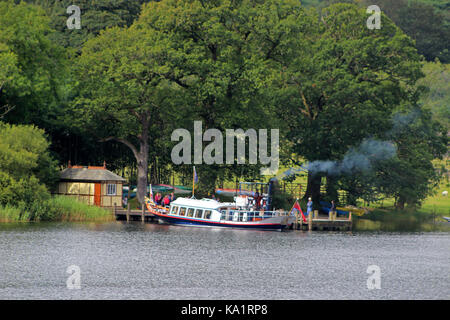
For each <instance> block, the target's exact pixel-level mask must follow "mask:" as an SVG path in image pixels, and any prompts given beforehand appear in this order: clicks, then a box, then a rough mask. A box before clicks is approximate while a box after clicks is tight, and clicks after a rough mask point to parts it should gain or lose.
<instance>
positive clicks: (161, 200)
mask: <svg viewBox="0 0 450 320" xmlns="http://www.w3.org/2000/svg"><path fill="white" fill-rule="evenodd" d="M174 200H175V195H174V193H173V192H172V193H171V194H167V195H165V196H164V197H162V195H161V193H159V192H158V193H157V194H156V195H155V203H156V204H157V205H159V206H165V207H168V206H170V203H171V202H172V201H174Z"/></svg>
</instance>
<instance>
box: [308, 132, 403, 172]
mask: <svg viewBox="0 0 450 320" xmlns="http://www.w3.org/2000/svg"><path fill="white" fill-rule="evenodd" d="M396 154H397V148H396V146H395V145H394V144H393V143H392V142H389V141H379V140H374V139H366V140H363V142H362V143H361V144H360V145H359V146H358V147H356V148H352V149H350V150H349V151H348V152H347V153H346V154H345V155H344V158H343V159H342V160H341V161H313V162H310V163H308V164H306V166H305V167H306V169H307V170H308V171H310V172H311V173H313V174H314V173H318V172H323V173H326V174H327V175H342V174H352V173H354V172H361V171H370V170H371V169H372V165H373V164H374V163H375V162H377V161H382V160H387V159H390V158H392V157H393V156H395V155H396Z"/></svg>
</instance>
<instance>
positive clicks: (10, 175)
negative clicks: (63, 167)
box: [0, 122, 58, 206]
mask: <svg viewBox="0 0 450 320" xmlns="http://www.w3.org/2000/svg"><path fill="white" fill-rule="evenodd" d="M48 147H49V142H48V141H47V139H46V137H45V134H44V131H43V130H41V129H38V128H36V127H34V126H23V125H7V124H3V123H1V122H0V204H1V205H5V204H9V205H15V206H17V205H19V203H20V202H22V204H23V205H25V206H27V205H31V204H32V202H33V201H35V200H42V199H47V198H48V197H49V193H48V190H51V189H53V188H54V186H55V183H56V181H57V179H58V168H57V163H56V161H54V160H53V159H52V157H51V156H50V153H49V150H48Z"/></svg>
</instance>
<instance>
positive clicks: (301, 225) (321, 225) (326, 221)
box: [292, 210, 353, 231]
mask: <svg viewBox="0 0 450 320" xmlns="http://www.w3.org/2000/svg"><path fill="white" fill-rule="evenodd" d="M352 225H353V223H352V213H351V212H350V213H349V216H348V217H343V218H338V217H337V216H336V212H334V213H330V214H329V215H328V216H326V215H319V211H318V210H315V211H314V214H310V215H308V217H307V218H306V222H304V221H303V219H302V218H301V217H297V221H296V222H295V223H294V225H293V226H292V228H293V229H294V230H309V231H351V230H352Z"/></svg>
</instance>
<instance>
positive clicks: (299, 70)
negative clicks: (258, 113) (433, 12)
mask: <svg viewBox="0 0 450 320" xmlns="http://www.w3.org/2000/svg"><path fill="white" fill-rule="evenodd" d="M322 14H323V16H322V17H321V19H320V20H319V19H317V20H316V21H317V23H316V25H315V28H314V30H315V33H313V34H312V35H311V36H310V42H309V45H308V46H307V47H306V48H299V55H298V57H296V58H294V59H292V60H290V61H288V64H287V65H286V73H285V74H284V75H283V78H282V79H283V82H282V83H284V85H283V87H282V91H283V94H282V95H280V99H281V100H280V104H281V105H283V106H285V109H284V110H285V112H284V113H283V114H284V115H285V116H286V120H287V124H288V126H289V137H290V140H292V141H294V142H295V144H294V151H295V152H296V154H299V155H301V156H302V157H303V158H304V159H306V160H307V161H309V162H312V161H316V160H319V161H326V160H332V161H339V160H341V159H342V157H343V156H344V154H346V152H347V151H348V150H349V149H350V148H351V147H357V146H358V145H359V144H360V143H361V141H363V139H365V138H370V137H372V138H380V139H383V133H384V132H385V131H388V130H389V129H390V125H391V124H390V118H391V115H392V113H393V112H394V110H395V108H396V107H397V106H399V105H401V104H403V103H405V102H407V101H412V100H414V99H416V96H417V94H416V88H415V86H414V84H415V82H416V81H417V79H419V78H420V77H421V75H422V73H421V71H420V69H421V64H420V59H419V55H418V54H417V51H416V49H415V48H414V43H413V41H412V40H411V39H410V38H409V37H408V36H406V35H405V34H404V33H403V32H402V31H401V30H400V29H399V28H397V27H396V26H395V25H394V24H393V23H392V21H391V20H390V19H388V18H387V17H386V16H385V15H383V16H382V28H381V29H380V30H376V29H375V30H369V29H368V28H367V26H366V21H367V18H368V16H369V15H367V14H366V12H365V10H364V9H360V8H358V7H357V6H355V5H350V4H337V5H333V6H330V7H328V8H327V9H326V10H324V11H322ZM323 176H327V179H328V185H329V188H328V190H329V191H330V193H331V194H332V195H333V194H335V187H333V185H334V183H335V181H333V180H334V179H333V178H334V177H333V176H332V175H329V174H327V173H326V172H321V171H316V172H313V171H311V170H310V172H309V175H308V188H307V192H306V196H313V198H314V199H315V200H318V199H319V197H320V186H321V181H322V177H323Z"/></svg>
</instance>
